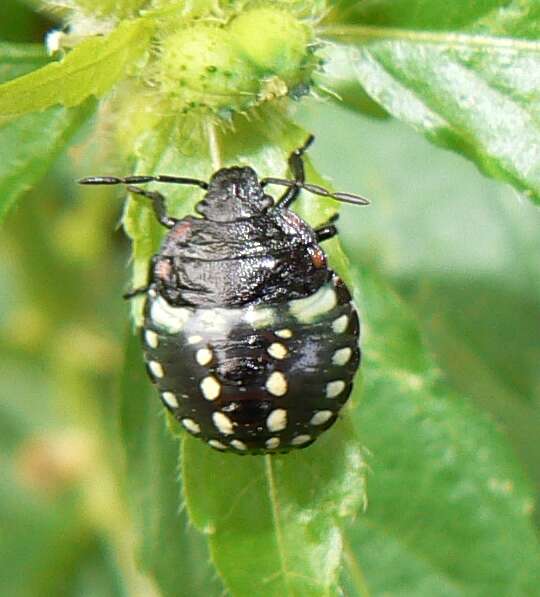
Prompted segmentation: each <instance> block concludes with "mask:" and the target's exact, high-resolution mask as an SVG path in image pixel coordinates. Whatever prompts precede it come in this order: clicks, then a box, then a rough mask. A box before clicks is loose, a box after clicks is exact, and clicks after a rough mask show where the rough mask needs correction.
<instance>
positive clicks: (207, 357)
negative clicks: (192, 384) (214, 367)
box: [195, 348, 213, 366]
mask: <svg viewBox="0 0 540 597" xmlns="http://www.w3.org/2000/svg"><path fill="white" fill-rule="evenodd" d="M212 356H213V355H212V351H211V350H210V349H209V348H201V349H199V350H198V351H197V353H196V354H195V358H196V360H197V363H199V365H203V366H204V365H208V363H209V362H210V361H211V360H212Z"/></svg>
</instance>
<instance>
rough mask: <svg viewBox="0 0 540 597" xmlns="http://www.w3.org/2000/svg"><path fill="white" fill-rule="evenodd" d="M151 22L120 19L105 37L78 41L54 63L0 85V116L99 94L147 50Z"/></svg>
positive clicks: (69, 103)
mask: <svg viewBox="0 0 540 597" xmlns="http://www.w3.org/2000/svg"><path fill="white" fill-rule="evenodd" d="M151 34H152V27H151V21H149V20H147V19H136V20H132V21H125V22H123V23H122V24H121V25H119V27H118V29H116V30H115V31H113V32H112V33H111V34H109V35H107V36H104V37H92V38H89V39H86V40H84V41H82V42H81V43H80V44H79V45H78V46H77V47H76V48H75V49H73V50H72V51H71V52H70V53H69V54H68V55H67V56H66V57H65V58H64V59H63V60H62V61H61V62H53V63H51V64H47V65H46V66H44V67H42V68H40V69H38V70H36V71H34V72H31V73H29V74H27V75H24V76H22V77H19V78H17V79H15V80H13V81H9V82H8V83H4V84H3V85H1V86H0V118H1V119H3V120H4V121H5V120H6V119H10V118H14V117H17V116H20V115H22V114H26V113H28V112H37V111H40V110H44V109H45V108H49V107H51V106H54V105H56V104H62V105H63V106H65V107H71V106H76V105H78V104H81V103H82V102H83V101H84V100H85V99H86V98H88V97H89V96H91V95H94V96H96V97H101V96H103V95H104V94H105V93H107V92H108V91H109V90H110V89H111V87H112V86H113V85H114V84H115V83H116V82H117V81H118V80H120V79H122V78H124V77H125V76H126V73H127V72H129V69H130V68H131V67H132V66H133V64H134V63H135V62H136V61H137V60H138V59H139V58H140V57H141V55H142V54H143V53H144V52H146V51H147V50H148V43H149V39H150V36H151Z"/></svg>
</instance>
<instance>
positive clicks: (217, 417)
mask: <svg viewBox="0 0 540 597" xmlns="http://www.w3.org/2000/svg"><path fill="white" fill-rule="evenodd" d="M212 421H214V425H215V426H216V428H217V430H218V431H220V432H221V433H223V435H231V434H232V433H233V423H232V421H231V420H230V419H229V417H228V416H227V415H224V414H223V413H220V412H215V413H214V414H213V415H212Z"/></svg>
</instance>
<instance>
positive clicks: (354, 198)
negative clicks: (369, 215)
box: [261, 178, 369, 205]
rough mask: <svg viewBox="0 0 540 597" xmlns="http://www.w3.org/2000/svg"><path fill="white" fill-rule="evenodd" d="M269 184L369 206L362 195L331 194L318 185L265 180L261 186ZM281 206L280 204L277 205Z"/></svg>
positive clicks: (273, 179)
mask: <svg viewBox="0 0 540 597" xmlns="http://www.w3.org/2000/svg"><path fill="white" fill-rule="evenodd" d="M269 184H275V185H280V186H282V187H296V188H297V189H304V190H306V191H308V192H309V193H313V194H314V195H320V196H321V197H330V198H331V199H335V200H336V201H343V202H344V203H352V204H353V205H369V201H368V199H366V198H365V197H362V196H361V195H356V194H354V193H331V192H330V191H329V190H328V189H325V188H324V187H321V186H319V185H317V184H309V183H306V182H301V181H297V180H286V179H284V178H263V180H261V186H263V187H264V186H266V185H269ZM277 205H279V203H278V204H277Z"/></svg>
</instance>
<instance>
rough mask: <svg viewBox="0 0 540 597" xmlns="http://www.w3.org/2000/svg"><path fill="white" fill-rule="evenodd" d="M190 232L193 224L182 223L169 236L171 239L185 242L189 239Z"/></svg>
mask: <svg viewBox="0 0 540 597" xmlns="http://www.w3.org/2000/svg"><path fill="white" fill-rule="evenodd" d="M190 230H191V222H182V223H180V224H177V225H176V226H175V227H174V228H173V229H172V230H171V232H170V233H169V234H170V236H171V238H174V240H176V241H183V240H186V239H187V238H188V236H189V232H190Z"/></svg>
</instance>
